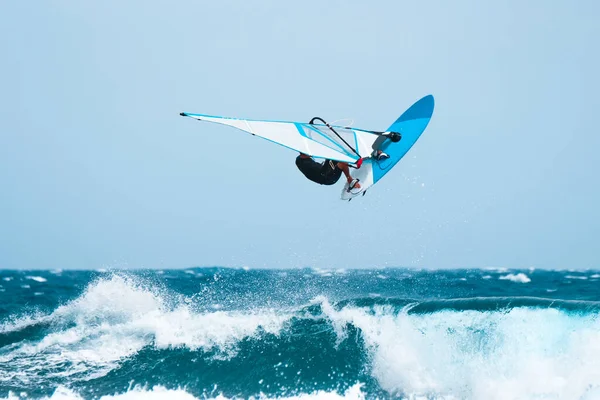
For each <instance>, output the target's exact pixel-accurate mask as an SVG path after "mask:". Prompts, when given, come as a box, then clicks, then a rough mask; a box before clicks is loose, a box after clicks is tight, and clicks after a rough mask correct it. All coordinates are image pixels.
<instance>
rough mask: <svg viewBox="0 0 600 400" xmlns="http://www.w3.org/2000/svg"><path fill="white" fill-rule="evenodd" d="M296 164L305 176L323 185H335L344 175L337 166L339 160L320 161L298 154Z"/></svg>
mask: <svg viewBox="0 0 600 400" xmlns="http://www.w3.org/2000/svg"><path fill="white" fill-rule="evenodd" d="M296 166H297V167H298V169H299V170H300V172H302V173H303V174H304V176H306V177H307V178H308V179H310V180H311V181H313V182H316V183H319V184H321V185H333V184H334V183H336V182H337V181H338V180H339V179H340V176H342V170H341V169H339V168H338V167H337V162H335V161H331V160H325V161H324V162H322V163H319V162H316V161H315V160H313V159H312V158H302V157H300V156H298V157H296Z"/></svg>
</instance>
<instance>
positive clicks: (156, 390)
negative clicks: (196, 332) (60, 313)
mask: <svg viewBox="0 0 600 400" xmlns="http://www.w3.org/2000/svg"><path fill="white" fill-rule="evenodd" d="M361 387H362V385H361V384H360V383H357V384H355V385H354V386H352V387H350V388H349V389H348V390H347V391H346V392H345V393H343V394H338V393H337V392H336V391H331V392H328V391H324V390H319V391H315V392H312V393H305V394H299V395H296V396H290V397H285V396H281V397H275V398H272V399H279V400H364V399H365V395H364V394H363V392H362V391H361ZM25 397H27V396H26V394H25V393H23V395H22V396H17V395H15V394H14V393H12V392H10V393H9V395H8V397H5V398H4V399H2V400H20V399H22V398H25ZM200 398H201V399H203V400H228V398H227V397H225V396H223V395H217V396H216V397H205V396H201V397H194V396H193V395H192V394H190V393H188V392H187V391H185V390H183V389H166V388H165V387H164V386H154V387H153V388H152V389H150V390H148V389H143V388H139V387H135V388H133V389H130V390H128V391H127V392H125V393H121V394H115V395H112V396H110V395H109V396H102V397H100V400H196V399H200ZM257 399H261V400H270V399H271V398H270V397H268V396H265V395H260V396H258V397H257ZM41 400H83V397H81V396H80V395H79V394H77V393H76V392H75V391H73V390H71V389H68V388H66V387H62V386H61V387H59V388H58V389H56V391H55V392H54V394H52V396H50V397H43V398H42V399H41Z"/></svg>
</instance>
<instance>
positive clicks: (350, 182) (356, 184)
mask: <svg viewBox="0 0 600 400" xmlns="http://www.w3.org/2000/svg"><path fill="white" fill-rule="evenodd" d="M354 181H355V179H352V178H348V185H352V182H354ZM350 187H351V188H352V189H360V183H358V180H356V183H355V184H354V187H352V186H350Z"/></svg>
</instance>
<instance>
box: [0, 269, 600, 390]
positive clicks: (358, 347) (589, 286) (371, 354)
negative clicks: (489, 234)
mask: <svg viewBox="0 0 600 400" xmlns="http://www.w3.org/2000/svg"><path fill="white" fill-rule="evenodd" d="M599 315H600V271H593V270H557V271H554V270H539V269H523V270H512V269H503V268H486V269H454V270H432V269H422V270H419V269H402V268H383V269H348V270H345V269H317V268H304V269H279V270H272V269H270V270H256V269H249V268H192V269H185V270H168V269H165V270H137V271H136V270H134V271H118V270H99V271H71V270H48V271H41V270H29V271H9V270H2V271H0V398H1V399H14V400H16V399H53V400H68V399H78V400H79V399H106V400H108V399H119V400H130V399H150V400H154V399H175V400H180V399H182V400H183V399H185V400H192V399H306V400H308V399H321V398H323V399H332V400H333V399H600V320H599V318H598V317H599Z"/></svg>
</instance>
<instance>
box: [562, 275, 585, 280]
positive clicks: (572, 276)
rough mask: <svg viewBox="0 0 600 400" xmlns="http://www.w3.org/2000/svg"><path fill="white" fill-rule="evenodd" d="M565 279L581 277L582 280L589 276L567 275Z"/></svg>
mask: <svg viewBox="0 0 600 400" xmlns="http://www.w3.org/2000/svg"><path fill="white" fill-rule="evenodd" d="M565 279H581V280H582V281H585V280H587V276H581V275H565Z"/></svg>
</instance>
